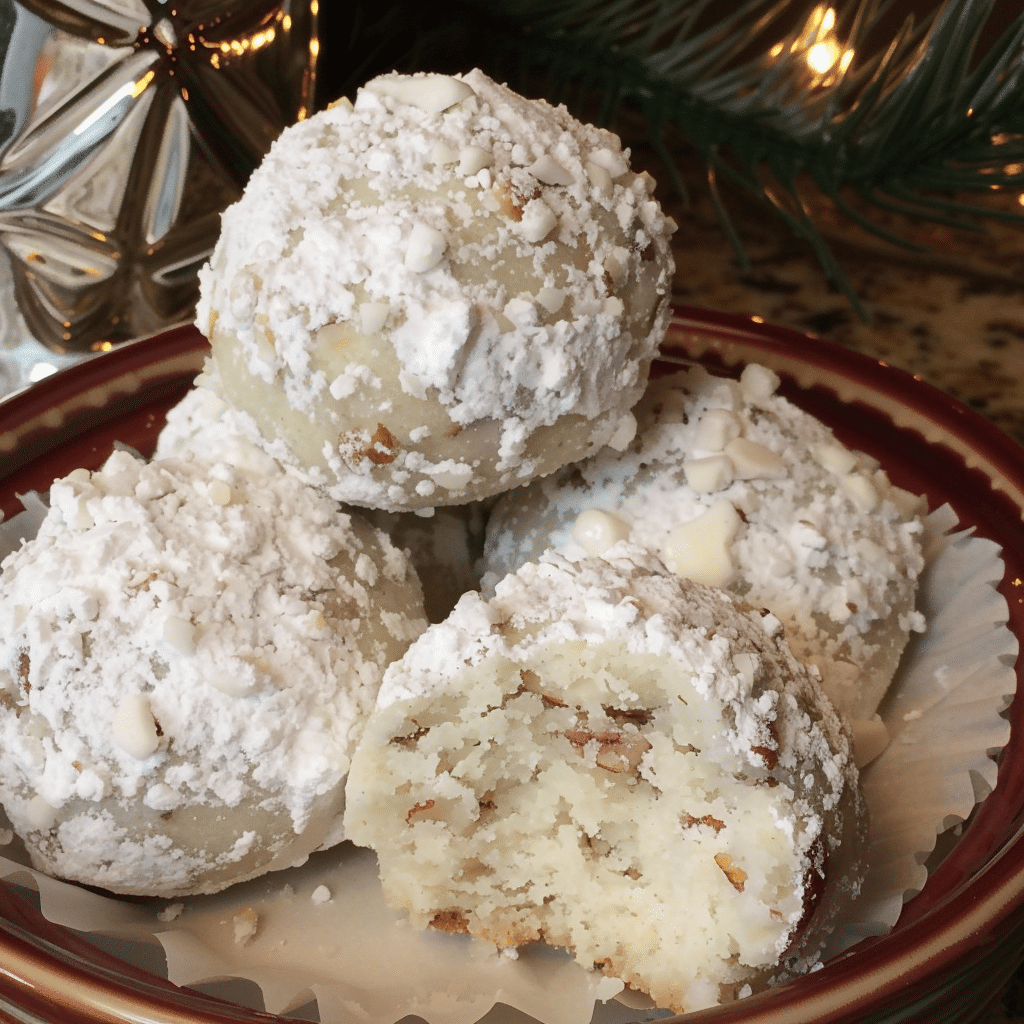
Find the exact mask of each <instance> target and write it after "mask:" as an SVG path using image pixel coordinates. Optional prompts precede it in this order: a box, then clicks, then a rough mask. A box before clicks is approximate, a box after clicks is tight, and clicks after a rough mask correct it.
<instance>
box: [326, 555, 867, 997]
mask: <svg viewBox="0 0 1024 1024" xmlns="http://www.w3.org/2000/svg"><path fill="white" fill-rule="evenodd" d="M624 551H625V547H623V549H617V550H615V551H613V552H610V553H609V557H610V558H611V559H612V560H611V561H606V560H604V559H597V558H594V559H585V560H582V561H580V562H579V563H577V564H573V563H570V562H568V561H567V560H565V559H563V558H561V557H560V556H558V555H551V556H550V557H549V558H546V559H544V560H542V561H541V562H540V563H538V564H533V563H531V564H528V565H526V566H524V567H523V568H522V569H521V570H520V571H519V573H518V574H517V575H515V576H511V577H508V578H507V579H506V580H504V581H503V582H502V583H501V584H500V585H499V586H498V588H497V592H496V595H495V597H494V598H493V599H492V600H491V601H490V602H489V603H488V602H485V601H484V600H483V599H482V598H481V597H480V596H479V595H478V594H475V593H470V594H467V595H466V596H465V597H463V599H462V600H461V602H460V603H459V604H458V605H457V607H456V608H455V610H454V611H453V613H452V615H451V616H450V617H449V618H448V620H447V621H446V622H444V623H442V624H440V625H435V626H432V627H431V628H430V629H428V630H427V631H426V632H425V633H424V634H423V635H422V636H421V637H420V638H419V640H417V641H416V642H415V643H414V644H413V645H412V647H410V649H409V651H408V652H407V653H406V655H405V657H404V658H403V659H402V660H401V661H399V662H397V663H395V664H394V665H392V666H391V668H389V669H388V672H387V673H386V675H385V679H384V683H383V686H382V688H381V692H380V696H379V699H378V704H377V707H376V709H375V710H374V712H373V715H372V716H371V718H370V721H369V724H368V725H367V728H366V731H365V733H364V734H363V739H362V741H361V742H360V745H359V747H358V748H357V750H356V753H355V754H354V756H353V759H352V770H351V773H350V775H349V781H348V786H347V810H346V819H345V820H346V830H347V833H348V836H349V838H351V839H352V840H353V841H354V842H356V843H359V844H364V845H368V846H372V847H373V848H374V849H375V850H376V852H377V857H378V860H379V864H380V873H381V881H382V884H383V888H384V893H385V898H386V899H387V900H388V901H389V902H390V903H391V904H392V905H393V906H396V907H400V908H405V909H406V910H407V911H408V914H409V918H410V921H411V923H412V924H413V925H414V926H417V927H424V926H426V925H428V924H429V925H433V926H434V927H435V928H440V929H443V930H448V931H459V932H468V933H469V934H470V935H473V936H476V937H479V938H482V939H485V940H487V941H490V942H494V943H496V944H497V945H499V946H503V947H505V946H517V945H520V944H522V943H527V942H531V941H534V940H538V939H540V940H543V941H545V942H547V943H549V944H551V945H555V946H565V947H568V948H569V949H570V950H572V951H573V953H574V955H575V957H576V959H577V960H578V961H579V962H580V963H581V964H583V965H585V966H587V967H590V966H592V965H594V964H597V965H598V966H599V967H601V968H603V969H604V971H605V972H606V973H608V974H610V975H612V976H615V977H619V978H621V979H622V980H623V981H624V982H626V983H628V984H629V985H630V986H632V987H634V988H636V989H640V990H642V991H644V992H647V993H649V994H650V995H651V997H652V998H653V999H654V1001H655V1002H656V1003H657V1004H658V1005H659V1006H662V1007H666V1008H671V1009H673V1010H675V1011H677V1012H682V1011H689V1010H695V1009H698V1008H701V1007H705V1006H709V1005H713V1004H715V1003H717V1002H719V1001H720V1000H723V1001H724V1000H728V999H730V998H732V997H733V996H735V995H736V994H737V993H738V992H739V990H741V989H742V988H743V986H745V985H748V984H757V983H760V982H761V981H763V980H764V979H765V978H766V977H767V976H771V975H773V974H774V973H776V972H778V971H780V970H783V969H784V968H785V967H786V966H787V965H789V962H790V961H791V960H797V961H799V962H800V964H801V966H805V965H806V963H807V961H809V960H810V959H813V957H814V955H815V954H816V952H817V950H818V945H819V944H820V942H821V941H822V939H823V937H824V935H825V934H826V933H827V931H828V929H829V919H830V916H831V914H832V913H833V912H834V910H835V909H836V908H837V907H838V905H839V904H840V903H841V902H842V898H841V892H842V891H849V890H852V887H853V886H854V884H855V879H854V873H855V870H856V869H855V867H854V861H856V860H857V857H856V856H854V857H853V858H852V859H851V861H850V864H849V865H848V866H846V867H842V866H840V865H839V856H840V845H841V843H843V842H844V841H845V842H846V843H847V844H848V850H849V852H850V853H851V854H854V855H857V854H859V850H860V842H861V838H862V837H861V835H860V825H861V820H862V818H861V815H862V804H861V798H860V796H859V794H858V790H857V778H856V770H855V768H854V767H853V764H852V762H851V760H850V754H849V741H848V738H847V736H846V734H845V733H844V731H843V726H842V724H841V723H840V720H839V718H838V717H837V716H836V714H835V712H834V711H833V710H832V708H831V707H830V706H828V704H827V702H824V701H822V700H821V699H820V696H819V695H820V689H818V688H817V687H816V686H815V684H814V682H813V680H812V679H811V678H810V676H809V675H808V673H807V671H806V670H805V669H804V668H802V667H801V665H800V664H799V663H797V662H796V661H795V659H794V658H793V656H792V655H791V653H790V652H789V650H788V648H787V647H786V646H785V643H784V642H782V641H780V636H781V632H780V630H779V626H778V621H777V620H776V619H775V618H774V617H773V616H771V615H766V614H763V613H761V612H756V611H753V610H751V609H748V608H746V607H745V606H744V605H742V604H741V603H740V602H738V601H737V600H735V599H734V598H732V597H731V596H730V595H728V594H725V593H724V592H720V591H716V590H712V589H711V588H705V587H701V586H699V585H697V584H692V583H687V582H685V581H682V580H680V579H679V578H678V577H674V576H671V575H668V574H666V573H664V572H663V571H659V569H658V568H657V567H656V563H655V562H654V560H651V561H650V562H649V563H647V564H644V565H641V564H637V563H636V562H635V561H633V560H631V559H629V558H626V557H620V554H622V553H623V552H624ZM638 556H639V557H640V558H643V557H644V553H643V552H639V551H638ZM826 880H828V884H829V885H830V887H831V890H832V891H829V892H828V893H824V892H823V887H824V884H825V882H826ZM816 910H817V911H819V913H817V914H816V915H815V916H814V917H813V918H812V916H811V915H812V914H815V911H816ZM809 921H810V922H813V923H810V924H809Z"/></svg>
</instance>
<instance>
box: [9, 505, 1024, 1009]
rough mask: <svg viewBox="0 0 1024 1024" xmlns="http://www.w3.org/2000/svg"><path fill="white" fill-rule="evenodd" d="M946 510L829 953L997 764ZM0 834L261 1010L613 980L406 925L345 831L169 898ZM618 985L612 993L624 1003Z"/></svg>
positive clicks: (498, 995)
mask: <svg viewBox="0 0 1024 1024" xmlns="http://www.w3.org/2000/svg"><path fill="white" fill-rule="evenodd" d="M19 518H20V517H15V518H14V519H12V520H11V522H10V523H9V524H5V527H6V528H8V529H9V528H11V527H14V525H15V521H16V520H17V519H19ZM956 526H957V520H956V516H955V514H954V513H953V512H952V510H951V509H950V508H949V507H948V506H944V507H943V508H940V509H938V510H937V511H935V512H933V513H931V515H929V517H928V519H927V521H926V528H925V556H926V568H925V572H924V574H923V576H922V580H921V585H920V590H919V597H918V607H919V609H920V610H921V611H922V612H923V613H924V615H925V618H926V621H927V628H926V631H925V632H924V633H923V634H920V635H916V636H914V637H913V638H912V639H911V644H910V646H909V647H908V649H907V652H906V653H905V655H904V658H903V662H902V664H901V668H900V671H899V673H898V675H897V678H896V680H895V682H894V684H893V687H892V689H891V691H890V694H889V696H888V697H887V698H886V702H885V704H884V706H883V708H882V716H883V718H884V720H885V723H886V726H887V728H888V731H889V734H890V737H891V739H890V743H889V746H888V747H887V748H886V750H885V751H884V752H883V753H882V754H881V755H880V756H879V757H878V758H877V759H876V760H875V761H874V762H872V763H871V764H870V765H869V766H868V767H867V768H866V769H864V770H863V772H862V781H863V785H864V790H865V796H866V798H867V802H868V807H869V812H870V818H871V823H870V832H869V837H868V847H869V848H868V852H867V858H866V859H867V862H868V864H869V868H868V874H867V877H866V878H865V881H864V885H863V888H862V893H861V898H860V899H859V900H858V901H857V902H856V903H855V904H853V905H852V906H851V907H850V908H849V910H848V911H847V912H846V913H845V914H844V915H843V916H842V918H841V920H840V923H839V925H838V926H837V928H836V931H835V933H834V934H833V937H832V941H831V942H830V945H829V947H828V949H827V950H826V956H828V957H831V956H835V955H838V954H839V953H841V952H843V951H844V950H846V949H849V948H850V947H851V946H852V945H854V944H855V943H856V942H857V941H859V940H860V939H861V938H864V937H866V936H869V935H877V934H881V933H884V932H885V931H887V930H888V929H889V928H891V927H892V926H893V925H894V924H895V923H896V920H897V918H898V917H899V914H900V911H901V909H902V907H903V904H904V901H905V899H907V898H910V897H912V896H913V895H915V894H916V893H917V892H918V891H920V889H921V888H922V887H923V886H924V883H925V881H926V879H927V874H928V867H927V860H928V857H929V854H931V853H932V851H933V849H934V848H935V845H936V841H937V839H938V836H939V835H940V834H941V833H943V832H948V830H950V829H955V827H956V826H957V825H958V824H959V823H962V822H963V821H965V820H966V819H967V818H968V816H969V815H970V813H971V811H972V809H973V808H974V806H975V805H976V803H977V802H978V801H979V800H980V799H983V798H984V797H985V796H986V795H987V794H988V793H989V792H990V791H991V790H992V788H993V787H994V785H995V782H996V761H995V758H994V756H993V755H994V753H996V752H998V751H999V750H1000V749H1001V748H1002V747H1003V746H1004V745H1005V743H1006V741H1007V739H1008V738H1009V731H1010V727H1009V723H1008V721H1007V720H1006V719H1005V718H1004V717H1003V716H1002V714H1001V713H1002V712H1003V711H1004V710H1005V709H1006V707H1007V705H1008V704H1009V701H1010V699H1011V697H1012V695H1013V692H1014V690H1015V688H1016V675H1015V672H1014V669H1013V665H1014V662H1015V659H1016V655H1017V648H1018V645H1017V639H1016V637H1015V636H1014V635H1013V634H1012V632H1011V631H1010V630H1009V629H1008V628H1007V626H1006V623H1007V618H1008V616H1007V606H1006V602H1005V599H1004V598H1003V597H1002V595H1000V594H999V593H998V591H997V590H996V589H995V584H997V583H998V582H999V581H1000V580H1001V578H1002V575H1003V563H1002V561H1001V559H1000V557H999V548H998V545H996V544H995V543H994V542H991V541H988V540H984V539H980V538H976V537H973V536H972V535H971V534H970V532H969V531H965V532H955V530H956ZM2 532H3V531H2V530H0V533H2ZM0 539H2V538H0ZM925 740H926V741H927V742H924V741H925ZM6 852H8V853H9V857H6V858H0V878H5V879H7V880H8V881H11V882H14V883H17V884H21V885H25V886H28V887H29V888H34V889H38V891H39V897H40V906H41V910H42V912H43V914H44V915H45V916H46V917H47V918H48V919H49V920H50V921H52V922H54V923H55V924H61V925H65V926H67V927H70V928H74V929H77V930H79V931H82V932H87V933H89V932H91V933H97V934H103V935H107V936H113V937H117V938H121V939H128V940H135V941H139V942H142V943H147V944H152V943H154V942H159V943H160V945H161V946H162V947H163V950H164V953H165V955H166V958H167V973H168V977H169V978H170V980H171V981H172V982H174V983H176V984H179V985H194V984H201V983H205V982H211V981H217V980H222V979H248V980H251V981H253V982H255V983H256V984H257V985H258V986H259V988H260V990H261V991H262V995H263V1000H264V1004H265V1006H266V1009H267V1010H268V1011H270V1012H272V1013H287V1012H289V1011H290V1010H293V1009H296V1008H298V1007H301V1006H303V1005H305V1004H307V1003H309V1002H310V1001H311V1000H312V999H315V1000H316V1001H317V1004H318V1009H319V1015H320V1019H321V1020H322V1021H323V1022H324V1024H332V1022H341V1021H346V1022H348V1021H353V1020H356V1021H361V1022H365V1024H393V1022H395V1021H397V1020H399V1019H401V1018H402V1017H404V1016H406V1015H410V1014H414V1015H417V1016H419V1017H422V1018H423V1019H424V1020H426V1021H428V1022H429V1024H473V1022H475V1021H477V1020H479V1019H480V1018H481V1017H482V1016H483V1015H484V1014H486V1013H488V1011H490V1010H491V1008H492V1006H494V1005H495V1004H502V1005H503V1006H508V1007H513V1008H515V1009H516V1010H519V1011H521V1012H522V1013H525V1014H527V1015H528V1016H530V1017H533V1018H535V1019H536V1020H537V1021H539V1022H541V1024H587V1022H589V1021H590V1020H591V1018H592V1016H593V1013H594V1007H595V1002H597V1003H601V1002H604V1001H606V1000H611V999H613V998H614V997H616V996H619V995H620V993H621V989H622V984H621V982H618V981H616V980H615V979H611V978H606V977H604V976H603V975H601V974H599V973H597V972H593V971H587V970H585V969H584V968H582V967H581V966H579V965H578V964H576V963H575V962H573V961H572V960H571V959H570V958H569V957H568V956H567V955H566V954H564V953H562V952H560V951H556V950H550V949H547V948H545V947H542V946H539V945H536V946H531V947H529V948H526V949H523V950H521V951H519V953H518V955H515V954H514V953H513V954H512V955H509V954H508V953H500V952H498V951H497V950H495V949H494V947H492V946H489V945H487V944H485V943H482V942H479V941H477V940H473V939H470V938H468V937H466V936H462V935H442V934H437V933H432V932H428V933H423V932H415V931H413V930H412V929H410V928H407V927H405V926H404V924H403V922H402V919H401V914H400V913H399V912H397V911H392V910H390V909H389V908H387V907H386V906H385V905H384V902H383V898H382V895H381V891H380V886H379V883H378V882H377V874H376V860H375V858H374V856H373V854H372V853H371V852H369V851H366V850H359V849H356V848H354V847H352V846H351V845H350V844H343V846H341V847H339V848H335V849H334V850H329V851H326V852H325V853H321V854H317V855H315V856H314V857H312V858H310V860H309V861H308V862H307V863H306V864H305V865H304V866H302V867H300V868H293V869H290V870H288V871H282V872H276V873H274V874H271V875H265V876H263V877H262V878H258V879H255V880H253V881H251V882H247V883H242V884H240V885H237V886H234V887H232V888H230V889H228V890H227V891H225V892H223V893H220V894H218V895H215V896H203V897H192V898H186V899H183V900H180V901H176V902H172V903H168V901H166V900H156V899H152V900H141V901H140V900H130V901H129V900H122V899H117V898H114V897H107V896H102V895H99V894H98V893H95V892H92V891H89V890H86V889H82V888H80V887H78V886H75V885H71V884H68V883H64V882H60V881H57V880H55V879H52V878H48V877H46V876H44V875H41V874H39V873H38V872H35V871H32V870H31V869H30V868H28V867H27V866H26V864H27V861H22V862H21V863H19V862H18V860H17V859H15V858H16V857H17V856H18V844H17V843H16V842H14V843H11V844H10V845H9V846H8V847H7V849H6ZM629 995H630V994H629V993H622V998H623V999H624V1000H626V1001H627V1002H629V1003H632V1004H633V1006H634V1007H635V1006H636V1005H637V1002H636V1000H633V999H629V998H628V997H629ZM612 1006H614V1004H612ZM622 1010H623V1014H624V1015H623V1016H622V1019H623V1020H625V1019H627V1018H628V1019H635V1018H636V1014H637V1012H638V1011H637V1009H635V1008H631V1009H629V1010H628V1011H627V1009H626V1007H625V1006H623V1007H622ZM499 1015H500V1014H499ZM489 1019H491V1018H489Z"/></svg>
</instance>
